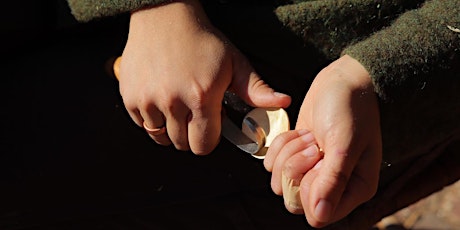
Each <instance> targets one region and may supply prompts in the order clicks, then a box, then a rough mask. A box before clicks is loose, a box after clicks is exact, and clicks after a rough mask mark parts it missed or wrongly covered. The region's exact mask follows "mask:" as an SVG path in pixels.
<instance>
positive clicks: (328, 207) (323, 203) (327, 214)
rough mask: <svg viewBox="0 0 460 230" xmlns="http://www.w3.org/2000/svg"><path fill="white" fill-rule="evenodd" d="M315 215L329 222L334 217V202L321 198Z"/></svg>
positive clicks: (322, 220) (321, 220) (319, 219)
mask: <svg viewBox="0 0 460 230" xmlns="http://www.w3.org/2000/svg"><path fill="white" fill-rule="evenodd" d="M315 216H316V218H317V219H318V221H320V222H329V221H330V219H331V217H332V204H331V203H330V202H329V201H327V200H324V199H321V200H320V201H319V202H318V204H317V205H316V208H315Z"/></svg>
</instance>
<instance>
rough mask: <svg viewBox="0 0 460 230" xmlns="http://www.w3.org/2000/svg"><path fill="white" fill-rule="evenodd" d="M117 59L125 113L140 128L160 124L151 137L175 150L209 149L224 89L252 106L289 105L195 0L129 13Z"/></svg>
mask: <svg viewBox="0 0 460 230" xmlns="http://www.w3.org/2000/svg"><path fill="white" fill-rule="evenodd" d="M122 57H123V58H122V61H121V64H120V79H119V80H120V93H121V95H122V97H123V101H124V103H125V107H126V108H127V110H128V112H129V114H130V116H131V118H132V119H133V120H134V122H135V123H136V124H137V125H139V126H141V127H142V126H144V127H145V128H146V129H152V130H155V129H156V128H159V127H163V126H166V132H165V133H162V132H153V131H151V132H149V134H150V136H151V138H152V139H154V140H155V141H156V142H157V143H159V144H162V145H169V144H171V143H173V144H174V146H175V147H176V148H177V149H179V150H191V151H193V152H194V153H195V154H207V153H209V152H211V151H212V150H213V149H214V148H215V147H216V145H217V143H218V141H219V138H220V131H221V130H220V129H221V109H222V100H223V97H224V92H225V91H226V90H231V91H233V92H235V93H236V94H237V95H239V96H240V97H241V98H242V99H243V100H244V101H246V102H247V103H248V104H249V105H251V106H255V107H287V106H288V105H289V104H290V100H291V99H290V97H289V96H287V95H284V94H281V93H275V91H274V90H273V89H272V88H270V87H269V86H268V85H266V84H265V83H264V82H263V81H262V80H261V79H260V77H259V76H258V75H257V74H256V72H255V71H254V69H253V68H252V66H251V65H250V64H249V62H248V61H247V59H246V58H245V57H244V56H243V55H242V54H241V53H240V52H239V51H238V50H237V49H236V48H235V47H234V46H233V45H232V44H231V43H230V42H229V41H228V40H227V39H226V38H225V37H224V35H222V34H221V33H220V32H219V31H218V30H217V29H216V28H214V27H213V26H212V24H211V23H210V21H209V20H208V18H207V16H206V15H205V12H204V11H203V9H202V7H201V5H200V3H199V1H198V0H183V1H173V2H171V3H167V4H164V5H159V6H156V7H152V8H148V9H142V10H139V11H136V12H133V13H132V15H131V21H130V28H129V36H128V40H127V44H126V46H125V50H124V52H123V55H122ZM163 130H164V129H163Z"/></svg>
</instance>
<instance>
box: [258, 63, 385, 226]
mask: <svg viewBox="0 0 460 230" xmlns="http://www.w3.org/2000/svg"><path fill="white" fill-rule="evenodd" d="M318 146H319V147H318ZM320 148H321V150H322V151H320ZM323 154H324V155H323ZM381 155H382V143H381V132H380V118H379V109H378V102H377V97H376V94H375V93H374V89H373V85H372V82H371V79H370V76H369V73H368V72H367V71H366V70H365V68H364V67H363V66H362V65H361V64H360V63H359V62H358V61H356V60H355V59H353V58H352V57H350V56H347V55H345V56H343V57H341V58H340V59H338V60H336V61H335V62H333V63H332V64H330V65H329V66H328V67H326V68H325V69H323V70H322V71H321V72H320V73H319V74H318V76H317V77H316V78H315V79H314V81H313V83H312V85H311V87H310V89H309V91H308V93H307V95H306V97H305V99H304V102H303V104H302V107H301V109H300V113H299V116H298V119H297V123H296V130H294V131H288V132H286V133H284V134H281V135H279V136H278V137H277V138H275V140H274V141H273V142H272V144H271V146H270V148H269V150H268V152H267V155H266V158H265V160H264V165H265V168H266V169H267V170H268V171H271V172H272V181H271V185H272V189H273V191H274V192H275V193H276V194H278V195H284V197H285V204H286V208H287V209H288V210H289V211H290V212H292V213H297V214H299V213H304V214H305V216H306V218H307V221H308V223H309V224H310V225H311V226H313V227H324V226H326V225H328V224H331V223H333V222H336V221H338V220H340V219H342V218H344V217H345V216H346V215H348V214H349V213H350V212H351V211H352V210H353V209H355V208H356V207H357V206H358V205H360V204H362V203H363V202H365V201H367V200H369V199H370V198H371V197H372V196H373V195H374V194H375V192H376V191H377V186H378V179H379V171H380V164H381ZM283 183H284V184H283Z"/></svg>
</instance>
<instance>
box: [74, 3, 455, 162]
mask: <svg viewBox="0 0 460 230" xmlns="http://www.w3.org/2000/svg"><path fill="white" fill-rule="evenodd" d="M233 1H237V0H233ZM167 2H168V0H136V1H134V0H133V1H126V0H125V1H123V0H117V1H112V0H98V1H95V0H68V3H69V6H70V8H71V10H72V13H73V15H74V16H75V17H76V18H77V19H78V20H79V21H82V22H85V21H90V20H94V19H96V18H101V17H108V16H114V15H117V14H121V13H127V12H129V11H132V10H135V9H139V8H142V7H145V6H150V5H155V4H160V3H167ZM203 2H204V4H206V3H205V1H204V0H203ZM242 2H243V3H244V4H246V2H245V1H242ZM262 2H263V1H262ZM278 2H279V1H278ZM284 2H286V1H284ZM273 10H274V11H273V12H274V15H276V17H277V20H279V21H280V22H281V24H282V25H283V26H284V27H285V28H287V29H289V30H291V31H292V32H293V33H295V34H296V35H297V36H298V37H299V38H301V39H302V40H303V41H304V42H305V43H306V44H309V45H312V46H314V47H316V49H317V50H319V52H321V53H322V54H323V56H325V57H327V58H328V59H329V60H334V59H336V58H338V57H340V55H343V54H348V55H350V56H352V57H354V58H355V59H357V60H358V61H360V62H361V63H362V64H363V65H364V66H365V67H366V69H367V70H368V71H369V73H370V75H371V78H372V80H373V83H374V86H375V89H376V92H377V93H378V95H379V98H380V102H381V107H380V110H381V117H382V119H381V120H382V121H381V126H382V135H383V143H384V146H383V147H384V160H385V161H388V162H390V163H392V164H393V165H395V164H394V163H395V162H401V161H403V160H408V159H411V158H412V157H417V156H420V155H423V154H426V153H429V152H431V151H432V150H433V148H434V147H436V146H440V145H441V143H444V142H451V141H452V140H453V139H455V140H459V139H460V122H459V121H458V117H460V95H459V93H458V92H460V91H459V90H460V69H459V67H458V66H460V61H459V60H460V0H431V1H430V0H426V1H425V0H304V1H293V2H291V3H284V4H279V5H277V6H276V7H275V8H274V9H273ZM236 17H237V16H235V18H236ZM409 105H410V106H409ZM442 146H446V145H442ZM441 152H442V151H441ZM402 153H403V154H402ZM393 168H395V167H393Z"/></svg>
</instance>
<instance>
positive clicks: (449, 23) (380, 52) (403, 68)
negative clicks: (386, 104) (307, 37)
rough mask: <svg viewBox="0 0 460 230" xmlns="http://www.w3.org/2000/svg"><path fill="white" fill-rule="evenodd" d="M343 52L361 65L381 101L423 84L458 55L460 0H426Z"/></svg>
mask: <svg viewBox="0 0 460 230" xmlns="http://www.w3.org/2000/svg"><path fill="white" fill-rule="evenodd" d="M342 54H348V55H350V56H352V57H353V58H355V59H357V60H358V61H359V62H361V63H362V64H363V65H364V67H365V68H366V69H367V70H368V71H369V73H370V75H371V77H372V80H373V83H374V86H375V88H376V92H377V93H378V94H379V96H380V97H381V98H382V99H384V100H393V99H395V98H397V97H398V96H399V95H401V94H402V93H403V90H406V91H407V90H409V91H410V90H411V88H417V87H424V84H426V82H427V81H428V82H429V79H427V77H428V76H431V77H432V76H433V72H434V71H436V70H439V69H442V68H449V65H452V63H453V62H454V60H453V59H454V58H457V59H458V58H459V56H460V0H433V1H427V2H426V3H425V4H424V5H422V6H421V7H420V8H418V9H415V10H411V11H408V12H406V13H404V14H402V15H401V16H400V17H399V18H398V19H397V20H395V22H394V23H393V24H392V25H391V26H389V27H387V28H385V29H383V30H381V31H379V32H377V33H375V34H373V35H372V36H370V37H369V38H367V39H365V40H363V41H361V42H357V43H356V44H354V45H351V46H349V47H347V48H346V49H345V50H344V51H343V53H342ZM439 77H442V76H439Z"/></svg>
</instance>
